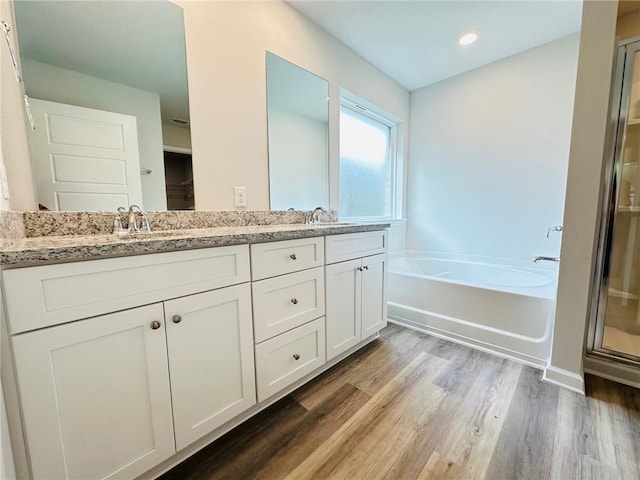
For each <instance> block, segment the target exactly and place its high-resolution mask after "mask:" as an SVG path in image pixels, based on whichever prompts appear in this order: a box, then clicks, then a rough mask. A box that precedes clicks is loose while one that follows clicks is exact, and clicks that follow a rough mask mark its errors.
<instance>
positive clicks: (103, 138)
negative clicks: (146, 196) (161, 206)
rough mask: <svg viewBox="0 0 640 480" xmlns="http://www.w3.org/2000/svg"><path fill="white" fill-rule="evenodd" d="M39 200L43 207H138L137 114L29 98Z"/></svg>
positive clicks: (80, 208)
mask: <svg viewBox="0 0 640 480" xmlns="http://www.w3.org/2000/svg"><path fill="white" fill-rule="evenodd" d="M30 102H31V111H32V113H33V120H34V123H35V126H36V129H35V130H34V131H32V132H31V133H30V135H29V146H30V149H31V157H32V163H33V171H34V175H35V183H36V190H37V192H38V203H39V204H40V205H41V209H46V210H66V211H69V210H72V211H73V210H87V211H101V210H102V211H115V210H116V209H117V208H118V207H119V206H122V205H125V206H126V205H131V204H137V205H140V206H142V188H141V182H140V159H139V154H138V133H137V123H136V117H133V116H131V115H123V114H120V113H113V112H105V111H103V110H95V109H91V108H83V107H77V106H75V105H66V104H63V103H56V102H47V101H44V100H37V99H31V100H30Z"/></svg>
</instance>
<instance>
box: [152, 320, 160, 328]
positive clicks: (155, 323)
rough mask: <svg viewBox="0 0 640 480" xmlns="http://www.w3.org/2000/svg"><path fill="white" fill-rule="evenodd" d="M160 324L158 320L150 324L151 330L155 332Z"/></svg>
mask: <svg viewBox="0 0 640 480" xmlns="http://www.w3.org/2000/svg"><path fill="white" fill-rule="evenodd" d="M160 325H161V323H160V322H159V321H158V320H154V321H153V322H151V330H157V329H159V328H160Z"/></svg>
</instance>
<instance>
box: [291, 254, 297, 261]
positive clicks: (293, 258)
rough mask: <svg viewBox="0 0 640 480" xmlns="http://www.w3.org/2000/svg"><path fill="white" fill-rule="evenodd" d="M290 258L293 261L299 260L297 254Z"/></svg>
mask: <svg viewBox="0 0 640 480" xmlns="http://www.w3.org/2000/svg"><path fill="white" fill-rule="evenodd" d="M289 258H290V259H291V260H297V259H298V256H297V255H296V254H295V253H292V254H291V255H289Z"/></svg>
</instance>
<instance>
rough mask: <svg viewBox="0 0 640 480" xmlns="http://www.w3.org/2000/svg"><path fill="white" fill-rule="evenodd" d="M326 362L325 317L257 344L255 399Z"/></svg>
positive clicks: (287, 384)
mask: <svg viewBox="0 0 640 480" xmlns="http://www.w3.org/2000/svg"><path fill="white" fill-rule="evenodd" d="M324 363H325V343H324V317H322V318H319V319H317V320H314V321H313V322H310V323H307V324H305V325H302V326H301V327H298V328H296V329H294V330H290V331H288V332H286V333H283V334H282V335H279V336H277V337H275V338H272V339H270V340H267V341H266V342H262V343H261V344H259V345H256V382H257V386H258V401H260V402H261V401H263V400H266V399H267V398H269V397H270V396H272V395H274V394H276V393H278V392H279V391H280V390H282V389H283V388H285V387H287V386H289V385H291V384H292V383H294V382H295V381H296V380H300V379H301V378H303V377H304V376H306V375H308V374H309V373H311V372H313V371H314V370H315V369H316V368H318V367H320V366H322V365H323V364H324Z"/></svg>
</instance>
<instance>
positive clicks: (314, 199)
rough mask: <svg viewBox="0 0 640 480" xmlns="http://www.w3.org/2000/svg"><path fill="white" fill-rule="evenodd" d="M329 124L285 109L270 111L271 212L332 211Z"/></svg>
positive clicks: (271, 109) (271, 108)
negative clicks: (327, 173) (318, 208)
mask: <svg viewBox="0 0 640 480" xmlns="http://www.w3.org/2000/svg"><path fill="white" fill-rule="evenodd" d="M327 130H328V129H327V123H326V122H321V121H320V120H315V119H313V118H310V117H307V116H304V115H300V114H298V113H294V112H290V111H287V110H283V109H281V108H275V107H273V106H272V107H270V108H269V156H270V161H269V180H270V182H269V183H270V194H271V208H272V209H273V210H286V209H287V208H290V207H293V208H295V209H296V210H313V209H314V208H315V207H317V206H322V207H325V208H326V207H328V206H329V205H328V199H329V179H328V178H327V175H326V174H325V172H327V170H328V151H327V150H328V148H327V147H328V145H327V138H328V137H327V134H328V132H327ZM323 198H324V199H326V201H324V202H322V201H321V200H320V199H323Z"/></svg>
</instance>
